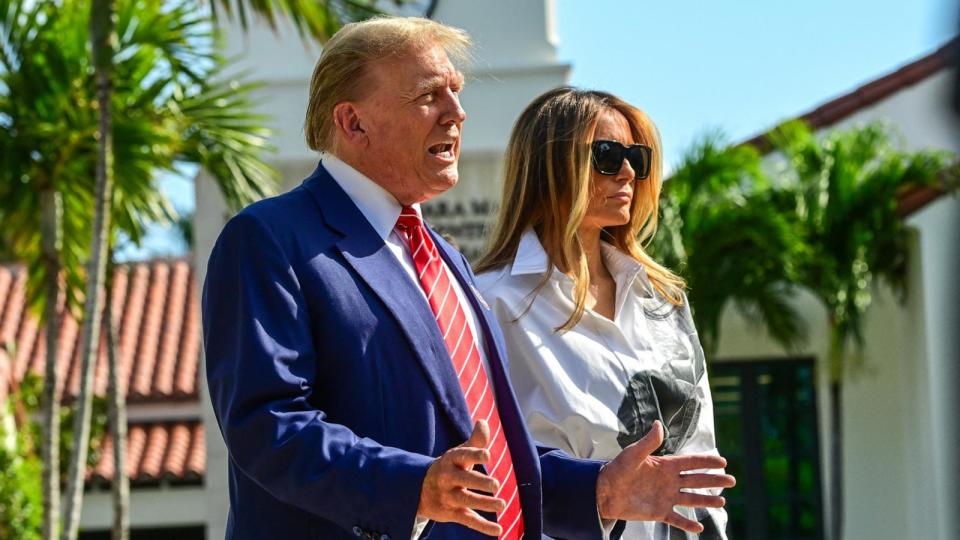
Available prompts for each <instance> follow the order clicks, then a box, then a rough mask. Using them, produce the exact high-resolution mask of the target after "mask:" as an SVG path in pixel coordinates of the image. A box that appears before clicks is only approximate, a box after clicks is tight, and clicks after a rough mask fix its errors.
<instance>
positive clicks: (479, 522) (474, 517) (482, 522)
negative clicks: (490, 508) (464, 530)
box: [452, 510, 503, 538]
mask: <svg viewBox="0 0 960 540" xmlns="http://www.w3.org/2000/svg"><path fill="white" fill-rule="evenodd" d="M452 521H454V522H456V523H459V524H461V525H463V526H464V527H469V528H471V529H473V530H475V531H477V532H478V533H480V534H485V535H487V536H493V537H495V538H499V537H500V533H501V532H503V528H502V527H500V525H499V524H497V523H496V522H493V521H489V520H486V519H484V518H483V517H481V516H480V514H478V513H476V512H474V511H473V510H465V511H464V512H463V513H461V514H459V515H457V516H456V517H455V518H454V519H453V520H452Z"/></svg>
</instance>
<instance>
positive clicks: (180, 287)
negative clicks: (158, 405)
mask: <svg viewBox="0 0 960 540" xmlns="http://www.w3.org/2000/svg"><path fill="white" fill-rule="evenodd" d="M25 285H26V272H25V268H24V267H23V266H21V265H8V266H0V346H2V348H0V366H2V365H4V364H7V362H4V361H2V355H6V356H7V359H8V360H11V362H10V364H11V365H10V368H8V369H9V370H10V371H12V373H9V374H4V373H2V372H0V376H3V375H6V377H4V378H3V379H2V380H4V381H10V378H9V377H10V376H11V375H12V382H13V383H14V384H16V383H18V382H19V381H21V380H22V379H23V377H24V374H25V373H26V372H27V370H28V369H29V370H32V371H33V372H35V373H37V374H41V375H42V373H43V366H44V364H45V359H46V348H47V347H46V337H45V336H46V332H45V331H44V329H43V328H40V327H39V325H38V323H37V319H36V317H35V316H33V314H31V313H29V312H28V311H27V310H26V308H25V297H24V293H25V291H24V287H25ZM113 301H114V313H116V314H117V320H118V332H117V336H118V337H117V344H118V350H119V354H120V373H121V385H122V387H123V390H124V391H125V392H126V395H127V400H128V401H129V402H131V403H137V402H162V401H195V400H197V399H198V394H197V375H198V371H197V368H198V361H199V347H200V314H199V300H198V297H197V287H196V284H195V283H194V272H193V270H192V268H191V265H190V264H189V263H188V262H187V260H186V259H157V260H152V261H147V262H140V263H131V264H124V265H119V266H117V268H116V269H115V272H114V279H113ZM101 337H102V339H101V347H100V354H99V359H98V362H97V367H96V378H95V382H94V388H95V391H96V393H97V394H98V395H105V394H106V389H107V361H106V359H107V354H106V347H105V346H104V343H105V338H103V336H102V334H101ZM80 339H81V335H80V328H79V325H78V324H77V321H76V319H74V318H73V317H72V316H69V315H68V316H65V317H63V318H62V321H61V324H60V345H59V348H60V353H59V359H58V362H57V365H58V369H59V371H60V376H61V381H63V382H62V384H63V386H62V389H61V398H62V399H64V400H65V401H70V400H72V399H75V398H76V395H77V393H78V391H79V386H80V381H79V379H80V345H81V344H80ZM65 376H66V377H67V379H66V380H64V377H65ZM2 386H4V387H6V386H7V385H6V384H4V385H2Z"/></svg>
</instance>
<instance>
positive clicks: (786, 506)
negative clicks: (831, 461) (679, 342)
mask: <svg viewBox="0 0 960 540" xmlns="http://www.w3.org/2000/svg"><path fill="white" fill-rule="evenodd" d="M710 378H711V386H712V392H713V403H714V409H715V418H716V431H717V447H718V448H719V449H720V453H721V455H723V456H724V457H726V458H727V463H728V468H727V470H728V471H729V472H730V473H731V474H733V475H734V476H736V477H737V487H735V488H733V489H731V490H728V491H727V492H725V493H724V496H725V497H726V499H727V506H726V508H727V512H728V514H729V516H730V521H729V524H728V526H727V532H728V534H729V536H730V538H737V539H742V540H767V539H770V540H772V539H778V540H787V539H789V540H820V539H822V538H823V537H824V536H823V510H822V502H821V489H820V485H821V484H820V482H821V480H820V443H819V436H818V427H817V426H818V422H817V400H816V389H815V380H814V375H813V359H810V358H805V359H786V360H784V359H776V360H769V361H745V362H740V361H736V362H715V363H713V364H711V366H710Z"/></svg>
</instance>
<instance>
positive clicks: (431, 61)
mask: <svg viewBox="0 0 960 540" xmlns="http://www.w3.org/2000/svg"><path fill="white" fill-rule="evenodd" d="M368 84H370V85H371V87H372V90H370V91H369V92H368V93H367V94H366V96H365V97H364V98H363V99H362V100H360V101H358V102H357V106H358V107H359V109H360V116H361V126H362V127H363V130H364V132H365V134H366V136H367V140H368V141H369V143H368V146H367V148H366V149H365V150H364V153H365V154H366V155H365V156H364V161H365V162H366V167H365V169H366V171H365V172H366V173H367V175H368V176H370V177H371V178H372V179H373V180H374V181H375V182H377V183H378V184H380V185H381V186H382V187H383V188H384V189H386V190H387V191H389V192H390V193H391V194H393V196H394V197H396V198H397V200H398V201H400V203H401V204H413V203H416V202H422V201H426V200H428V199H430V198H432V197H434V196H436V195H439V194H440V193H443V192H444V191H446V190H448V189H450V188H451V187H453V186H454V185H456V183H457V179H458V172H457V160H458V159H459V157H460V134H461V128H462V126H463V121H464V120H465V119H466V113H465V112H464V110H463V108H461V107H460V97H459V95H460V89H461V88H462V87H463V75H462V74H461V73H460V72H459V71H457V70H456V68H454V67H453V64H452V63H451V62H450V59H449V58H447V54H446V52H444V50H443V48H441V47H439V46H436V45H433V46H427V47H424V48H421V49H419V50H413V51H410V52H408V53H405V54H402V55H399V56H397V57H391V58H388V59H384V60H381V61H378V62H375V63H373V64H372V65H371V66H370V72H369V77H368Z"/></svg>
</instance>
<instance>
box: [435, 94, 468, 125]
mask: <svg viewBox="0 0 960 540" xmlns="http://www.w3.org/2000/svg"><path fill="white" fill-rule="evenodd" d="M445 101H446V110H445V111H444V113H443V117H442V118H441V119H440V122H441V123H443V124H446V123H448V122H454V123H457V124H461V123H463V121H464V120H466V119H467V111H465V110H463V107H462V106H461V105H460V96H459V94H456V93H454V92H452V91H450V90H448V91H447V96H446V100H445Z"/></svg>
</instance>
